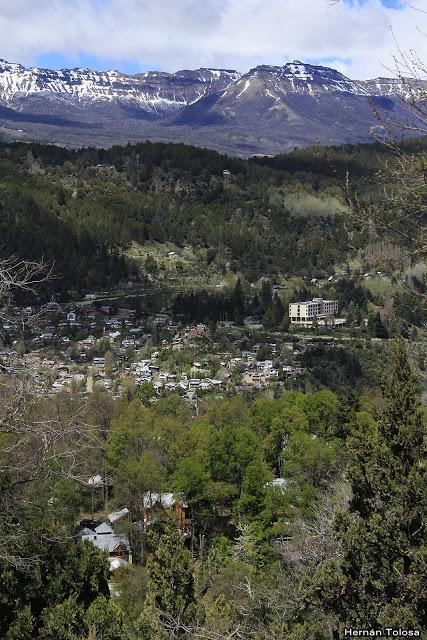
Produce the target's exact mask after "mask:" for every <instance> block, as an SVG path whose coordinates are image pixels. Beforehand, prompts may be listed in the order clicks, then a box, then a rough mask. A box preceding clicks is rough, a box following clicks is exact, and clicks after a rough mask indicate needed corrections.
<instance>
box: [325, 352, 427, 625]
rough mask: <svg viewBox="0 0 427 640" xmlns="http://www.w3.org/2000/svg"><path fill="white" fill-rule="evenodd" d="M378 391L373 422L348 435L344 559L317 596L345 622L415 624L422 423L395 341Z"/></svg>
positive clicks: (420, 577) (420, 589)
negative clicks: (379, 404)
mask: <svg viewBox="0 0 427 640" xmlns="http://www.w3.org/2000/svg"><path fill="white" fill-rule="evenodd" d="M382 391H383V397H384V401H385V406H384V409H383V410H382V411H381V413H380V415H379V418H378V422H377V423H376V422H374V421H373V420H372V419H363V420H359V422H358V423H357V424H356V425H355V427H354V433H353V435H352V437H351V438H350V441H349V465H348V471H347V474H348V477H349V480H350V482H351V486H352V498H351V502H350V510H349V512H348V513H343V514H342V515H341V516H340V517H339V519H338V522H337V528H338V536H339V539H340V541H341V545H342V553H343V558H342V563H341V568H340V571H337V572H336V576H335V577H334V578H333V579H332V580H331V581H330V586H329V588H328V592H329V593H330V594H331V599H330V600H329V601H328V600H327V592H326V591H324V592H323V593H322V591H321V590H320V600H321V602H322V603H323V605H322V606H323V607H324V608H325V610H333V611H334V612H335V613H336V614H338V615H339V618H340V620H341V621H342V625H343V626H344V625H347V626H348V625H353V626H354V625H356V626H357V628H371V627H372V628H384V627H386V626H390V627H393V626H394V627H406V628H412V629H414V628H418V629H421V628H422V627H423V624H424V622H425V620H426V615H427V609H426V606H427V601H426V598H425V594H426V593H427V582H426V575H427V571H426V569H427V566H426V548H427V547H426V543H427V537H426V528H425V522H424V516H425V508H426V493H425V465H424V460H425V450H424V444H423V442H424V439H425V424H423V420H422V414H421V412H420V402H419V395H418V389H417V383H416V379H415V377H414V375H413V373H412V371H411V369H410V366H409V363H408V360H407V357H406V353H405V347H404V345H403V343H401V342H399V343H398V344H397V345H396V346H395V349H394V351H393V354H392V356H391V358H390V361H389V363H388V366H387V368H386V369H385V372H384V375H383V378H382ZM325 570H326V567H323V568H322V569H321V570H320V572H319V576H318V580H322V579H323V578H322V576H324V575H325ZM316 588H317V589H320V583H319V582H317V586H316ZM338 590H339V595H338ZM333 593H335V596H333Z"/></svg>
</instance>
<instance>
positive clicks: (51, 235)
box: [0, 141, 424, 290]
mask: <svg viewBox="0 0 427 640" xmlns="http://www.w3.org/2000/svg"><path fill="white" fill-rule="evenodd" d="M411 144H412V145H413V147H414V149H415V150H419V149H423V148H424V143H423V142H420V141H417V142H414V143H411ZM384 153H386V150H385V147H381V146H376V145H372V146H369V145H358V146H346V147H331V148H322V147H313V148H312V149H309V150H296V151H295V152H294V153H291V154H289V155H285V156H278V157H276V158H264V159H263V158H256V159H252V160H249V161H244V160H238V159H234V158H229V157H226V156H221V155H219V154H217V153H216V152H213V151H207V150H200V149H196V148H193V147H188V146H184V145H172V144H169V145H167V144H151V143H143V144H139V145H134V146H130V145H128V146H126V147H113V148H111V149H108V150H103V149H83V150H79V151H71V150H66V149H62V148H58V147H55V146H42V145H24V144H14V145H5V144H3V145H1V146H0V237H1V251H2V254H6V255H7V254H16V255H19V256H25V257H26V258H33V259H40V258H42V257H43V258H44V259H45V260H46V261H48V262H49V263H51V264H52V265H53V269H54V272H55V275H56V279H55V280H54V281H52V283H51V286H54V287H56V288H57V289H61V290H64V289H82V290H85V289H86V290H87V289H90V288H93V287H97V286H103V287H104V286H108V285H111V284H114V283H117V282H118V281H120V280H121V279H127V278H130V277H135V269H134V265H133V264H132V260H131V259H129V258H128V259H125V257H124V254H125V252H126V250H127V249H128V248H129V246H130V245H131V242H132V241H136V242H137V243H140V244H144V243H146V242H156V243H165V242H172V243H174V244H175V245H177V246H181V247H183V246H190V247H193V248H196V249H197V248H199V249H205V250H206V252H205V257H206V264H209V263H210V264H214V265H218V268H219V269H224V268H225V269H229V270H231V271H234V272H242V273H243V274H244V275H245V276H246V277H247V278H248V279H249V280H250V281H254V280H256V279H257V278H259V277H260V276H261V275H262V276H268V275H272V274H277V273H282V274H301V275H316V276H317V275H319V274H323V273H325V272H326V271H328V270H330V269H331V268H332V266H333V265H334V264H342V263H345V262H346V260H347V259H348V258H349V257H350V256H351V255H353V254H354V252H355V250H357V248H358V247H359V246H362V245H363V243H365V242H366V240H367V235H366V233H367V230H366V229H364V228H363V227H360V228H357V227H355V226H354V224H353V223H352V222H350V220H349V219H348V216H347V213H346V207H345V194H344V189H345V180H346V174H347V172H348V173H349V175H350V177H351V178H352V180H353V181H355V183H357V186H358V188H359V189H360V190H361V191H362V192H363V193H364V194H367V195H368V196H369V197H371V195H370V194H372V195H373V196H375V193H376V189H375V187H374V186H373V185H372V177H373V176H374V174H375V172H376V170H377V169H378V166H379V164H378V156H379V155H383V154H384ZM224 171H225V172H230V175H228V174H227V173H226V174H225V175H224Z"/></svg>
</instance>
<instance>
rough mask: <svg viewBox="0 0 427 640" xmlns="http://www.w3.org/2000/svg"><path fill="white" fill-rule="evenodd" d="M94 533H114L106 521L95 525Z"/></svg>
mask: <svg viewBox="0 0 427 640" xmlns="http://www.w3.org/2000/svg"><path fill="white" fill-rule="evenodd" d="M95 533H96V534H97V535H98V534H102V533H105V534H112V533H114V530H113V529H112V528H111V527H110V525H109V524H107V523H106V522H101V524H99V525H98V526H97V527H95Z"/></svg>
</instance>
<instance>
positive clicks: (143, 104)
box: [0, 60, 424, 155]
mask: <svg viewBox="0 0 427 640" xmlns="http://www.w3.org/2000/svg"><path fill="white" fill-rule="evenodd" d="M423 88H424V87H423ZM410 95H411V90H410V84H409V85H408V82H407V81H404V80H401V79H395V78H377V79H374V80H366V81H359V80H351V79H350V78H347V77H346V76H344V75H343V74H341V73H339V72H338V71H336V70H334V69H331V68H329V67H324V66H318V65H310V64H303V63H302V62H299V61H294V62H292V63H288V64H285V65H283V66H268V65H261V66H258V67H255V68H254V69H251V70H250V71H248V72H247V73H245V74H243V75H242V74H240V73H238V72H237V71H233V70H227V69H197V70H195V71H191V70H184V71H177V72H176V73H164V72H146V73H140V74H136V75H128V74H124V73H120V72H119V71H105V72H98V71H92V70H90V69H84V68H79V69H61V70H59V71H54V70H49V69H41V68H38V67H34V68H28V69H27V68H25V67H23V66H22V65H20V64H15V63H9V62H6V61H3V60H0V137H1V136H3V137H6V138H16V137H18V138H19V137H23V138H24V139H38V140H47V141H52V142H59V143H66V144H72V145H85V144H99V145H108V144H112V143H117V142H127V141H136V140H145V139H153V140H172V141H183V142H189V143H192V144H198V145H203V146H209V147H213V148H217V149H219V150H220V151H226V152H229V153H236V154H239V155H250V154H251V153H277V152H280V151H285V150H287V149H289V148H292V147H293V146H295V145H298V146H304V145H308V144H312V143H313V142H314V141H315V140H320V141H321V142H323V143H326V144H328V143H340V142H359V141H362V140H369V136H370V128H371V126H373V125H374V126H375V125H377V124H378V123H377V122H376V121H375V118H374V115H373V112H372V102H374V104H375V105H376V106H377V107H379V108H381V109H385V110H386V111H387V113H388V114H390V113H392V114H393V118H394V119H402V118H403V119H406V120H407V119H408V117H409V114H410V111H409V105H408V104H407V102H408V98H409V97H410ZM405 101H406V102H405Z"/></svg>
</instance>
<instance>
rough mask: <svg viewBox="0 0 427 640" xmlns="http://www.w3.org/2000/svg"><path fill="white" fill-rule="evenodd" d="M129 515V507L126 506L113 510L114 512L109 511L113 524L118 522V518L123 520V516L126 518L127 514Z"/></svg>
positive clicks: (109, 517) (109, 518)
mask: <svg viewBox="0 0 427 640" xmlns="http://www.w3.org/2000/svg"><path fill="white" fill-rule="evenodd" d="M128 515H129V509H128V508H127V507H125V508H124V509H121V510H120V511H113V512H112V513H109V514H108V516H107V518H108V520H109V521H110V522H111V524H113V523H114V522H117V520H121V519H122V518H126V516H128Z"/></svg>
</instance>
